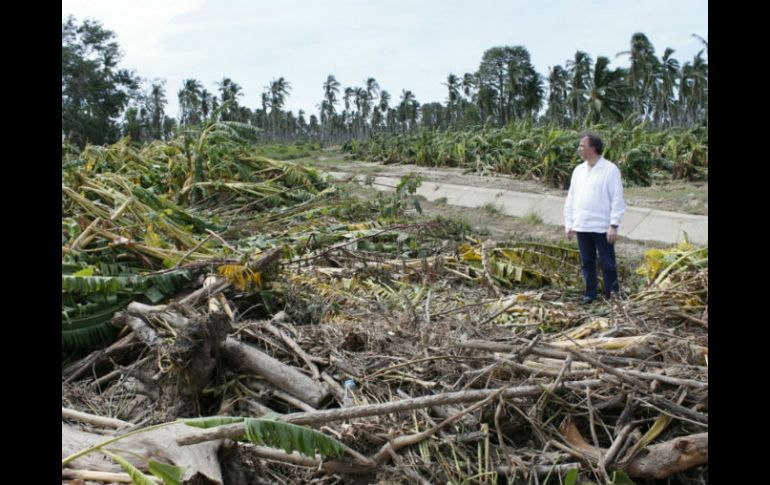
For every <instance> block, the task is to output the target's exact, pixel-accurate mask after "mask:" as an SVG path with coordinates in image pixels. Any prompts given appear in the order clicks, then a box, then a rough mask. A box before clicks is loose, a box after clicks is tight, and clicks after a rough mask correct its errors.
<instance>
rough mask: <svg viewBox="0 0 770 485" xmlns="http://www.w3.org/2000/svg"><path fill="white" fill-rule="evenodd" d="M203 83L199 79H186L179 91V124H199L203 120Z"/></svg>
mask: <svg viewBox="0 0 770 485" xmlns="http://www.w3.org/2000/svg"><path fill="white" fill-rule="evenodd" d="M202 90H203V85H201V83H200V81H198V80H197V79H185V80H184V81H183V83H182V89H180V90H179V92H178V93H177V97H178V98H179V124H180V125H183V126H189V125H197V124H199V123H200V122H201V117H200V107H201V91H202Z"/></svg>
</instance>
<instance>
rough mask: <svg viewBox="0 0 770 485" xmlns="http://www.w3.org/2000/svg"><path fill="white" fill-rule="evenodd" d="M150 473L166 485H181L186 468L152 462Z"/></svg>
mask: <svg viewBox="0 0 770 485" xmlns="http://www.w3.org/2000/svg"><path fill="white" fill-rule="evenodd" d="M149 468H150V473H152V474H153V475H155V476H156V477H158V478H160V479H161V480H163V483H165V484H166V485H181V484H182V477H183V476H184V470H185V469H184V468H181V467H178V466H174V465H169V464H167V463H161V462H159V461H155V460H150V466H149Z"/></svg>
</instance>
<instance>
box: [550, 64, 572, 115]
mask: <svg viewBox="0 0 770 485" xmlns="http://www.w3.org/2000/svg"><path fill="white" fill-rule="evenodd" d="M568 94H569V73H568V72H567V71H565V70H564V68H562V67H561V66H559V65H557V66H554V67H553V69H551V70H550V74H549V75H548V110H547V111H546V116H548V118H549V119H550V120H551V122H552V123H557V124H558V125H559V126H565V125H566V124H567V111H568V109H569V108H568V106H567V102H568V101H567V96H568Z"/></svg>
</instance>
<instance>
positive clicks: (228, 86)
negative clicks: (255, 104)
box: [217, 77, 243, 121]
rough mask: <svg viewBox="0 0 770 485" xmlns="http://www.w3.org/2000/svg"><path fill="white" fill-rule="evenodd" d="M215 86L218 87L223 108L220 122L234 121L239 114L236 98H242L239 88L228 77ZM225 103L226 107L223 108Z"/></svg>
mask: <svg viewBox="0 0 770 485" xmlns="http://www.w3.org/2000/svg"><path fill="white" fill-rule="evenodd" d="M217 86H219V92H220V93H221V96H220V98H221V100H222V106H223V107H224V108H223V110H222V121H236V118H238V113H239V110H238V96H243V93H242V92H241V87H240V86H239V85H238V84H236V83H234V82H233V81H232V80H231V79H230V78H229V77H226V78H223V79H222V81H220V82H217ZM225 103H227V106H225Z"/></svg>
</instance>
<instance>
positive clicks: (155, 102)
mask: <svg viewBox="0 0 770 485" xmlns="http://www.w3.org/2000/svg"><path fill="white" fill-rule="evenodd" d="M165 82H166V81H160V82H158V83H153V84H152V87H151V88H150V95H149V96H148V97H147V111H148V114H149V118H150V136H151V137H152V138H154V139H156V140H161V139H163V119H164V118H165V107H166V103H167V100H166V92H165V90H164V89H163V84H165Z"/></svg>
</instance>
